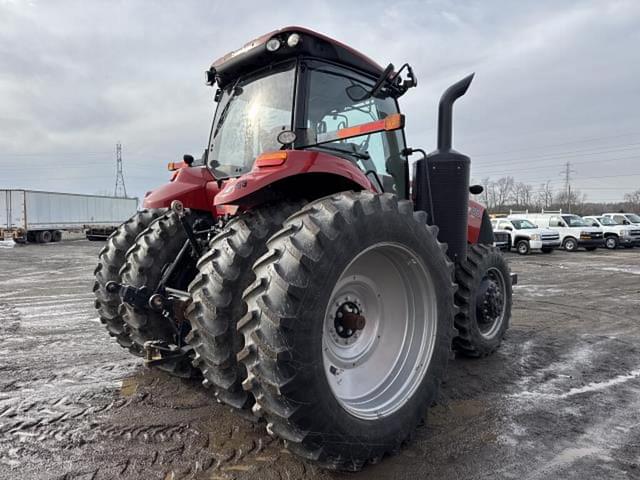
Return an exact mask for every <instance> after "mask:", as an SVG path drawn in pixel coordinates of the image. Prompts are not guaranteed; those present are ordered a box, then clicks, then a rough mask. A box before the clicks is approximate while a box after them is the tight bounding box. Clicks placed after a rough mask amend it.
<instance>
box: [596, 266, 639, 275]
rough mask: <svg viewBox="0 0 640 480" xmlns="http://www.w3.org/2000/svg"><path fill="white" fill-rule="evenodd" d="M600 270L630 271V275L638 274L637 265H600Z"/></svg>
mask: <svg viewBox="0 0 640 480" xmlns="http://www.w3.org/2000/svg"><path fill="white" fill-rule="evenodd" d="M600 270H605V271H607V272H622V273H630V274H632V275H640V268H638V267H602V268H601V269H600Z"/></svg>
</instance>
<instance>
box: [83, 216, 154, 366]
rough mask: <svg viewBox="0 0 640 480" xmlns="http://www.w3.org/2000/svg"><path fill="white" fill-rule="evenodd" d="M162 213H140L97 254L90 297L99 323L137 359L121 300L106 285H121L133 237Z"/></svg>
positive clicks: (118, 229)
mask: <svg viewBox="0 0 640 480" xmlns="http://www.w3.org/2000/svg"><path fill="white" fill-rule="evenodd" d="M162 213H163V211H162V210H158V209H155V210H142V211H140V212H137V213H136V214H135V215H134V216H133V217H131V218H130V219H129V220H127V221H126V222H124V223H123V224H122V225H120V226H119V227H118V228H117V229H116V230H115V231H114V232H113V233H112V234H111V235H110V236H109V238H108V239H107V243H106V245H105V246H104V247H103V248H102V250H100V253H99V254H98V266H97V267H96V269H95V270H94V272H93V273H94V275H95V282H94V284H93V293H94V294H95V296H96V301H95V307H96V308H97V309H98V315H99V316H100V321H101V322H102V323H103V324H104V326H105V327H106V329H107V331H108V332H109V335H111V336H112V337H114V338H115V339H116V341H117V342H118V343H119V344H120V346H122V347H123V348H126V349H128V350H129V351H131V352H132V353H134V354H136V355H139V354H140V351H141V350H140V349H141V346H140V345H138V344H136V343H135V342H133V340H131V337H130V336H129V333H128V327H127V326H126V325H125V323H124V321H123V320H122V315H121V314H120V305H121V304H122V300H121V299H120V297H119V296H118V294H116V293H109V292H107V290H106V288H105V286H106V284H107V283H108V282H111V281H113V282H118V283H119V282H120V281H121V278H120V269H121V268H122V265H124V261H125V254H126V252H127V250H129V248H130V247H131V245H133V244H134V243H135V240H136V237H137V236H138V235H139V234H140V232H142V231H143V230H145V229H146V228H147V227H148V226H149V224H150V223H151V222H152V221H153V220H155V219H156V218H158V216H160V215H161V214H162Z"/></svg>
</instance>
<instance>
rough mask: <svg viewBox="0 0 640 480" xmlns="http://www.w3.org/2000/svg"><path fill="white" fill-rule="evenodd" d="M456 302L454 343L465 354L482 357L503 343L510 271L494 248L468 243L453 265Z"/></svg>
mask: <svg viewBox="0 0 640 480" xmlns="http://www.w3.org/2000/svg"><path fill="white" fill-rule="evenodd" d="M456 282H457V284H458V290H457V292H456V296H455V299H456V304H457V305H458V307H460V310H459V311H458V313H457V315H456V320H455V325H456V328H457V329H458V336H457V337H456V338H455V339H454V342H453V346H454V349H455V350H457V351H458V352H460V353H462V354H463V355H466V356H468V357H484V356H487V355H490V354H491V353H493V352H494V351H495V350H496V349H497V348H498V347H499V346H500V343H501V342H502V339H503V337H504V334H505V332H506V331H507V329H508V328H509V321H510V319H511V302H512V300H511V296H512V288H511V271H510V269H509V265H508V264H507V261H506V260H505V258H504V256H503V255H502V254H501V253H500V252H499V251H498V249H496V248H495V247H490V246H488V245H480V244H477V245H471V246H470V247H469V249H468V251H467V259H466V261H464V262H461V263H459V264H457V265H456Z"/></svg>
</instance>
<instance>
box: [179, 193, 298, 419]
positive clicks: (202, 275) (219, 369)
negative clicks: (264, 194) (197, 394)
mask: <svg viewBox="0 0 640 480" xmlns="http://www.w3.org/2000/svg"><path fill="white" fill-rule="evenodd" d="M300 206H301V203H300V202H297V203H291V202H282V203H279V204H277V205H271V206H266V207H261V208H258V209H255V210H251V211H248V212H246V213H244V214H242V215H240V216H238V217H236V218H234V219H233V220H231V221H230V222H229V223H228V224H227V225H226V227H225V229H224V230H223V231H222V232H221V233H220V234H218V235H217V236H216V237H214V238H213V239H212V240H211V242H210V244H209V248H210V249H209V251H208V252H207V253H206V254H205V255H204V256H203V257H202V258H201V259H200V260H199V261H198V271H199V273H198V274H197V276H196V278H195V280H194V281H193V282H192V283H191V285H189V292H190V293H191V297H192V299H193V302H192V304H191V305H190V306H189V309H188V310H187V318H188V319H189V321H190V322H191V332H190V333H189V336H188V337H187V341H188V342H189V344H190V345H191V346H193V348H194V350H195V351H196V355H195V357H194V360H193V365H194V366H195V367H198V368H200V369H201V370H202V374H203V376H204V380H203V384H204V385H205V386H213V387H214V392H215V395H216V398H217V399H218V400H220V401H221V402H224V403H226V404H228V405H231V406H232V407H235V408H239V409H242V408H250V407H251V406H252V405H253V403H254V402H253V396H251V395H250V394H249V393H248V392H246V391H245V390H243V388H242V381H243V380H244V379H245V378H246V376H247V374H246V370H245V369H244V367H241V366H239V365H238V362H237V360H236V354H237V353H238V352H239V351H240V350H241V349H242V347H243V346H244V338H243V337H242V335H240V334H239V333H238V332H237V324H238V320H239V319H240V318H242V316H243V315H244V314H245V313H246V310H247V309H246V304H245V302H244V301H243V299H242V293H243V292H244V290H245V289H246V288H247V287H248V286H249V285H250V284H251V283H252V282H253V281H254V280H255V278H256V277H255V274H254V273H253V270H252V268H251V267H252V266H253V264H254V263H255V261H256V260H257V259H258V257H260V256H261V255H263V254H264V253H265V252H266V251H267V239H268V238H269V237H270V236H271V235H273V234H274V233H275V232H276V231H277V230H279V229H280V228H281V227H282V222H284V220H285V219H286V218H287V217H288V216H289V215H291V214H292V213H294V212H295V211H297V210H298V209H299V208H300Z"/></svg>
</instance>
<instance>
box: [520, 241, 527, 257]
mask: <svg viewBox="0 0 640 480" xmlns="http://www.w3.org/2000/svg"><path fill="white" fill-rule="evenodd" d="M518 252H519V253H521V254H522V253H527V245H526V244H525V243H522V242H520V244H519V245H518Z"/></svg>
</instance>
